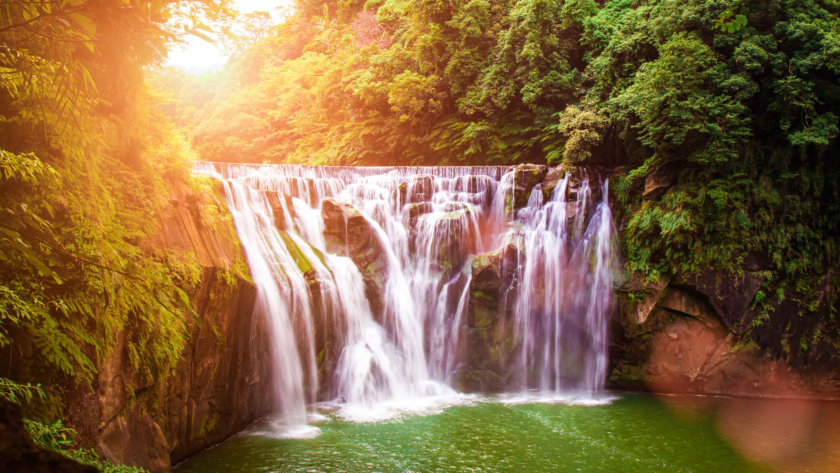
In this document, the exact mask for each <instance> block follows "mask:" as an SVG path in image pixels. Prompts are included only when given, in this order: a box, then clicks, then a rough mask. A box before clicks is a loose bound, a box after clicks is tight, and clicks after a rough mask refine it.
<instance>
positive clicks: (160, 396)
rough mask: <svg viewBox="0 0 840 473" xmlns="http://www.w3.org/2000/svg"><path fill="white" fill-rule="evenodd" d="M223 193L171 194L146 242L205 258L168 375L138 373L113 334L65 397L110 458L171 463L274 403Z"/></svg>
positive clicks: (84, 436)
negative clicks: (183, 340)
mask: <svg viewBox="0 0 840 473" xmlns="http://www.w3.org/2000/svg"><path fill="white" fill-rule="evenodd" d="M222 199H223V197H222V190H221V188H220V187H215V186H214V187H213V188H212V190H211V191H208V192H205V193H200V192H195V191H193V192H192V193H185V194H184V195H183V196H182V197H180V198H179V199H176V200H173V201H172V203H171V204H172V205H171V207H170V208H169V210H168V212H167V213H166V214H165V215H163V216H162V217H161V218H160V221H159V222H158V224H159V230H158V232H157V234H156V236H155V237H154V238H153V239H152V240H151V241H149V242H147V245H146V246H147V248H148V249H150V250H152V251H155V250H157V251H166V252H167V253H168V254H182V255H185V257H186V258H190V257H194V258H196V259H197V260H198V262H199V263H200V266H201V277H200V282H199V284H198V286H197V288H195V289H194V291H193V292H192V294H191V303H192V307H193V309H194V310H195V312H196V316H195V317H194V318H193V319H191V320H188V330H189V339H188V341H187V345H186V347H185V349H184V351H183V357H182V359H181V360H180V361H179V363H178V365H177V367H176V369H175V372H174V374H173V375H172V376H170V377H169V378H168V379H159V380H143V379H142V378H141V377H139V376H137V375H136V374H135V373H134V372H133V370H132V369H131V363H130V361H129V359H128V352H127V350H126V347H125V345H124V343H123V342H122V341H119V342H118V343H117V346H116V348H115V349H114V351H113V352H112V354H111V355H110V357H109V358H108V359H106V360H105V361H104V362H103V363H102V364H101V366H100V368H99V375H98V377H97V379H96V380H95V383H94V391H95V392H91V390H90V389H89V388H88V387H87V386H84V387H79V388H77V390H76V392H74V393H70V395H69V396H68V400H67V409H66V411H67V415H66V417H67V422H68V424H69V425H71V426H72V427H74V428H75V429H76V430H77V431H78V432H79V434H80V436H81V440H82V442H83V443H86V444H90V445H93V446H95V447H96V448H97V450H98V451H99V452H100V453H101V454H102V455H103V456H104V457H105V458H106V459H108V460H109V461H112V462H114V463H125V464H130V465H137V466H143V467H145V468H148V469H149V470H150V471H152V472H153V473H154V472H159V471H168V470H169V468H170V467H171V465H172V464H174V463H176V462H178V461H180V460H182V459H183V458H185V457H186V456H188V455H191V454H193V453H195V452H197V451H199V450H201V449H203V448H205V447H207V446H210V445H213V444H215V443H218V442H220V441H222V440H224V439H226V438H227V437H229V436H231V435H233V434H234V433H236V432H238V431H240V430H242V429H243V428H244V427H246V426H247V425H248V424H249V423H251V422H252V421H254V420H256V419H257V418H259V417H261V416H262V415H265V414H266V413H267V412H268V411H269V409H270V406H271V402H270V399H269V392H270V390H269V389H268V387H267V382H268V379H267V374H268V373H269V371H268V368H267V364H268V358H269V354H268V342H267V339H266V337H265V335H264V334H265V330H263V324H264V321H263V320H262V318H260V317H258V316H255V314H254V302H255V298H256V293H255V289H254V286H253V285H252V284H251V283H250V281H248V280H247V279H246V278H247V266H246V263H245V259H244V255H243V253H242V251H241V249H240V248H239V243H238V239H237V237H236V232H235V229H234V228H233V224H232V221H231V219H230V216H229V214H228V211H227V208H226V206H225V205H224V201H223V200H222ZM190 255H192V256H190Z"/></svg>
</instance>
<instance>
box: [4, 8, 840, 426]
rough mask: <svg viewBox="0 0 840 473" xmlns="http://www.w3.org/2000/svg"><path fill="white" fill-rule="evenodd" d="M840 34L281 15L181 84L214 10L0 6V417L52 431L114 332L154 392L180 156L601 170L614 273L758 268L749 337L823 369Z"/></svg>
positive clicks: (810, 11) (502, 15)
mask: <svg viewBox="0 0 840 473" xmlns="http://www.w3.org/2000/svg"><path fill="white" fill-rule="evenodd" d="M838 15H840V2H838V1H837V0H786V1H783V0H712V1H700V0H679V1H678V0H603V1H595V0H565V1H560V0H500V1H490V0H368V1H361V0H328V1H322V0H297V2H296V4H295V8H294V10H293V12H292V13H291V14H290V15H289V16H287V17H286V18H285V20H284V21H282V22H281V23H280V24H277V25H271V24H269V23H267V22H266V21H265V20H266V19H265V16H264V15H251V16H248V17H245V18H244V19H242V20H241V22H242V23H240V24H239V25H238V27H235V28H230V29H229V31H231V34H230V35H229V36H228V37H227V39H226V41H228V43H229V45H230V48H232V50H233V51H235V52H234V55H233V57H232V59H231V60H230V62H229V63H228V64H227V66H226V67H225V69H224V70H222V71H220V72H213V73H209V74H206V75H203V76H190V75H187V74H185V73H183V72H180V71H178V70H175V69H167V68H162V67H160V64H161V63H162V59H163V57H164V56H165V52H166V47H167V45H168V44H170V43H172V42H173V41H177V40H179V39H181V38H183V37H184V36H185V35H190V34H192V35H198V36H204V35H206V34H208V33H209V32H210V30H211V29H213V28H216V29H219V27H217V26H214V25H222V24H224V23H225V21H227V20H226V18H227V19H229V17H230V10H229V9H228V6H227V2H225V1H223V0H155V1H146V0H44V1H39V2H32V1H25V0H8V1H5V2H3V4H2V5H0V213H2V218H0V381H1V382H0V396H3V397H5V398H8V399H12V400H15V401H18V402H23V403H25V404H27V405H28V406H29V408H28V409H29V415H31V416H33V417H34V418H37V419H39V420H42V421H48V420H49V419H53V418H55V417H60V415H61V411H62V404H61V398H62V395H63V392H62V390H63V389H65V388H66V389H70V387H72V386H76V385H77V384H82V385H85V384H89V383H90V382H91V381H92V380H93V377H94V375H95V373H96V367H97V363H98V362H100V361H101V360H102V359H103V358H104V357H106V356H107V355H108V353H109V352H110V350H112V349H113V347H114V345H115V343H116V342H117V336H118V335H119V334H122V335H121V336H124V337H125V341H126V346H127V347H129V355H130V358H131V361H132V363H133V364H134V366H135V368H136V369H137V371H138V373H140V374H141V375H142V376H145V377H148V378H150V379H155V378H158V377H161V376H165V375H166V374H167V373H168V372H170V371H171V369H172V367H173V366H174V364H175V362H176V361H177V359H178V357H179V356H180V350H181V348H182V346H183V344H184V342H185V337H186V329H185V324H186V320H187V318H188V317H189V314H190V308H189V300H188V296H187V294H188V293H189V290H190V288H191V287H193V286H194V285H195V284H196V283H197V281H198V277H199V275H198V269H197V265H196V263H195V262H194V261H193V260H192V259H190V257H189V255H177V254H173V253H167V252H162V251H159V250H152V249H150V248H149V247H147V246H144V241H145V240H146V239H147V238H149V236H150V235H151V234H152V233H153V232H154V225H149V222H154V221H155V219H154V217H155V216H156V215H158V214H159V213H160V212H161V211H162V209H163V208H164V207H165V205H166V202H167V201H168V198H169V197H170V196H172V195H174V194H176V193H177V192H178V189H179V188H180V187H181V186H184V185H187V181H188V174H189V166H190V161H191V160H193V159H203V160H208V161H233V162H288V163H308V164H327V165H339V164H340V165H372V164H378V165H410V164H432V165H434V164H485V163H487V164H513V163H521V162H537V163H548V164H553V165H564V166H574V165H589V166H601V167H606V168H609V169H611V170H613V171H614V174H613V176H614V177H613V181H612V182H611V189H612V192H613V195H614V201H615V202H616V212H617V214H618V220H617V222H616V223H617V225H618V226H619V229H620V231H621V245H622V252H623V254H624V258H625V260H626V269H627V272H628V274H631V273H639V274H641V275H643V276H644V277H645V278H646V279H647V280H648V281H657V280H660V279H662V278H668V279H670V278H676V277H679V276H680V275H682V274H687V273H696V272H701V271H708V270H714V271H722V272H725V273H728V274H733V275H738V274H741V273H743V272H744V268H745V266H746V262H747V261H748V260H751V261H752V260H757V261H759V262H760V263H759V264H758V265H757V266H756V267H755V268H753V270H754V271H758V272H760V273H761V277H762V280H763V283H762V286H761V290H760V291H759V293H758V294H757V295H756V297H755V300H754V301H753V305H754V306H755V307H757V308H759V309H761V310H760V316H759V317H758V318H757V319H756V320H755V324H756V325H757V326H759V325H761V324H762V323H765V322H766V321H767V320H770V319H772V317H773V316H774V310H775V308H777V307H778V305H779V304H780V303H781V302H782V301H785V300H788V301H790V300H792V301H795V302H796V303H797V304H798V307H800V316H801V317H804V318H812V319H813V320H814V323H813V324H812V325H811V328H810V329H809V331H807V333H804V334H801V336H800V337H799V339H797V340H793V348H789V350H793V351H796V350H799V351H802V352H807V351H808V350H809V349H810V347H812V346H813V345H814V343H816V342H817V341H826V342H827V343H829V344H830V345H833V347H834V350H835V353H834V356H836V355H837V352H836V351H837V349H838V347H840V342H838V340H840V325H838V322H837V320H836V317H837V303H838V301H837V299H838V298H837V287H838V282H840V281H838V277H839V276H838V261H840V247H838V244H840V240H839V239H838V235H840V155H839V154H838V152H840V150H839V149H838V140H837V136H838V121H840V17H838ZM207 25H211V26H207ZM211 27H212V28H211ZM663 175H664V176H668V175H671V176H672V177H671V180H672V185H671V186H670V187H669V188H668V189H667V190H665V191H664V192H662V193H647V192H646V191H645V188H646V181H650V180H655V178H657V176H663ZM788 355H790V353H788ZM39 385H40V387H39ZM42 389H43V391H42ZM33 392H38V393H43V395H42V396H33V395H32V393H33ZM27 393H28V394H27ZM42 425H48V424H42ZM59 428H61V427H59Z"/></svg>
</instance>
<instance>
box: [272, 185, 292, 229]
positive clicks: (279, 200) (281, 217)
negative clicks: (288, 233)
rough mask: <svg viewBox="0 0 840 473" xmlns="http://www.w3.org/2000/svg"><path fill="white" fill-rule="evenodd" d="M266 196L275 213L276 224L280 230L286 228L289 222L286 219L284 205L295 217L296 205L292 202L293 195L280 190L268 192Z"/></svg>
mask: <svg viewBox="0 0 840 473" xmlns="http://www.w3.org/2000/svg"><path fill="white" fill-rule="evenodd" d="M265 198H266V199H268V205H269V206H270V207H271V211H272V214H273V215H274V226H275V227H277V229H278V230H281V231H282V230H286V227H287V226H288V222H286V219H285V215H286V212H285V211H284V206H285V209H286V210H287V211H288V213H289V215H291V216H292V218H294V208H295V207H294V204H293V203H292V196H290V195H288V194H282V193H279V192H266V193H265Z"/></svg>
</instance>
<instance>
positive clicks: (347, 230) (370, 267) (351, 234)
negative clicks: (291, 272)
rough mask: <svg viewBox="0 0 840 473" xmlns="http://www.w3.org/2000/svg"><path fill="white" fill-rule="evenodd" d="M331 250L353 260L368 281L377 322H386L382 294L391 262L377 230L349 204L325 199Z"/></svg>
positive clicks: (323, 212)
mask: <svg viewBox="0 0 840 473" xmlns="http://www.w3.org/2000/svg"><path fill="white" fill-rule="evenodd" d="M321 216H322V217H323V219H324V239H325V241H326V244H327V250H328V251H330V252H333V253H337V254H340V255H345V256H349V257H350V259H352V260H353V262H354V263H355V264H356V266H357V267H358V268H359V272H361V273H362V278H363V279H364V281H365V295H366V296H367V299H368V302H370V309H371V312H372V313H373V316H374V318H375V319H376V320H377V321H378V322H381V321H382V314H383V306H382V293H383V291H384V290H385V277H386V276H387V268H388V261H387V255H386V253H385V249H384V248H383V247H382V242H381V241H380V240H379V238H378V237H377V235H376V230H375V229H374V228H373V227H372V226H371V223H370V222H368V221H367V219H366V218H365V216H364V215H362V213H361V212H359V210H358V209H356V208H355V207H353V206H352V205H350V204H348V203H346V202H340V201H337V200H334V199H325V200H324V201H323V202H322V205H321Z"/></svg>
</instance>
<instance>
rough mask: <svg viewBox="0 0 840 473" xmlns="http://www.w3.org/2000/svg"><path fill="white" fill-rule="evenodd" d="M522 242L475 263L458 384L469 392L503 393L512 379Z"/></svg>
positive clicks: (509, 244)
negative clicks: (516, 297) (514, 318)
mask: <svg viewBox="0 0 840 473" xmlns="http://www.w3.org/2000/svg"><path fill="white" fill-rule="evenodd" d="M518 244H521V242H518V241H513V242H509V243H508V244H506V245H505V246H503V247H502V248H499V249H497V250H496V251H493V252H490V253H485V254H480V255H476V256H475V257H474V258H473V260H472V263H471V267H470V270H471V271H472V281H471V283H470V288H469V306H468V310H467V320H466V323H465V324H464V326H462V328H461V329H462V331H463V333H462V335H461V337H460V339H461V340H462V343H461V345H462V346H461V347H460V348H459V352H460V355H461V356H460V357H459V358H460V359H463V360H464V363H463V365H462V366H461V368H460V369H459V370H458V372H457V373H456V374H455V376H454V380H455V385H456V386H458V387H459V388H460V389H462V390H464V391H467V392H500V391H503V390H504V389H505V387H506V386H507V384H508V380H509V379H510V377H511V372H510V370H511V368H512V364H513V363H512V361H513V360H512V356H513V353H514V349H515V347H516V340H515V334H514V332H515V329H514V322H513V320H512V317H511V315H510V314H511V313H512V310H511V308H512V305H513V303H514V294H516V285H517V278H516V267H517V263H518V255H519V247H518Z"/></svg>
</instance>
